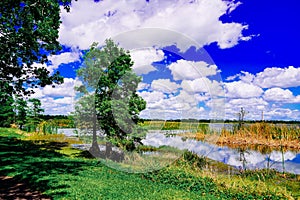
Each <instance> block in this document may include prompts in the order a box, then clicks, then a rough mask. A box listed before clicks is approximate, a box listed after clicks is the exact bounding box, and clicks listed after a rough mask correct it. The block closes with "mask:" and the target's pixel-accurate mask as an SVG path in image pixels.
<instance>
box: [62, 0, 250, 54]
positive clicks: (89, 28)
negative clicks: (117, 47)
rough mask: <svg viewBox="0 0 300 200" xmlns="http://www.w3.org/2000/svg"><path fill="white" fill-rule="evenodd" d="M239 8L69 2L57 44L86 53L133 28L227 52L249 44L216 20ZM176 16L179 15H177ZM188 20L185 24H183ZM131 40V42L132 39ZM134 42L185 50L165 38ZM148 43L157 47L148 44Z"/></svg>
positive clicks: (209, 0) (158, 1) (214, 2)
mask: <svg viewBox="0 0 300 200" xmlns="http://www.w3.org/2000/svg"><path fill="white" fill-rule="evenodd" d="M238 5H239V3H233V2H231V3H229V2H226V1H222V0H199V1H193V2H189V1H185V0H175V1H173V0H172V1H171V0H155V1H149V2H146V1H139V0H133V1H119V2H118V3H116V2H112V1H100V2H98V3H92V2H91V1H88V0H81V1H74V2H72V8H71V12H70V13H67V12H66V11H65V10H63V9H61V19H62V22H63V23H62V25H61V27H60V31H59V34H60V37H59V41H60V43H62V44H64V45H67V46H78V47H79V48H80V49H87V48H88V47H89V46H90V45H91V44H92V42H94V41H100V42H103V41H104V40H105V39H106V38H109V37H113V36H115V35H117V34H120V33H122V32H124V31H130V30H134V29H137V28H163V29H167V30H173V31H175V32H177V33H181V34H184V35H186V36H188V37H191V38H192V39H193V40H195V41H197V42H198V43H199V45H200V47H202V46H203V45H206V44H210V43H212V42H217V44H218V45H219V46H220V47H221V48H229V47H232V46H234V45H236V44H237V43H238V42H239V41H241V40H249V39H250V37H249V36H248V37H245V36H243V34H242V31H243V30H245V29H247V26H245V25H242V24H239V23H234V22H232V23H222V21H220V17H221V16H222V15H224V14H227V13H229V12H231V11H233V10H234V9H236V7H237V6H238ZM179 13H180V14H179ZM186 19H188V20H186ZM132 39H134V38H132ZM135 39H136V40H135V42H139V43H144V44H146V46H152V45H159V46H160V45H162V46H167V45H170V44H175V43H177V45H178V47H179V48H180V49H182V50H185V49H187V48H188V47H189V46H186V44H184V42H182V41H180V40H178V41H174V40H173V39H175V38H172V37H171V38H170V37H169V38H168V37H166V35H159V34H158V35H155V36H154V35H153V34H152V37H151V34H150V38H148V41H143V40H139V39H140V38H135ZM149 41H159V43H152V44H149V43H148V42H149Z"/></svg>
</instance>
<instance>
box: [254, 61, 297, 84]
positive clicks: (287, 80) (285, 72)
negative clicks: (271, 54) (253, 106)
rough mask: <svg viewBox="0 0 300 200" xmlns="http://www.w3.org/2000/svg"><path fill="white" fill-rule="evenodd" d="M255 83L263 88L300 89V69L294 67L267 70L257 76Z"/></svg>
mask: <svg viewBox="0 0 300 200" xmlns="http://www.w3.org/2000/svg"><path fill="white" fill-rule="evenodd" d="M253 83H254V84H257V85H258V86H260V87H262V88H271V87H280V88H288V87H298V86H300V68H295V67H293V66H290V67H288V68H277V67H272V68H266V69H264V71H263V72H260V73H258V74H256V77H255V78H254V81H253Z"/></svg>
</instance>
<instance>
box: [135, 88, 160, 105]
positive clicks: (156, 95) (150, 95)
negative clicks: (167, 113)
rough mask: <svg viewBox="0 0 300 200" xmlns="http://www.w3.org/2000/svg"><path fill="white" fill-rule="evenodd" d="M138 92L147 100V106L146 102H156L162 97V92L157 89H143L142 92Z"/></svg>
mask: <svg viewBox="0 0 300 200" xmlns="http://www.w3.org/2000/svg"><path fill="white" fill-rule="evenodd" d="M138 94H139V95H140V96H141V97H142V98H143V99H144V100H145V101H146V102H147V107H148V104H151V103H155V102H158V101H160V100H161V99H163V98H164V93H162V92H159V91H153V92H148V91H143V92H139V93H138Z"/></svg>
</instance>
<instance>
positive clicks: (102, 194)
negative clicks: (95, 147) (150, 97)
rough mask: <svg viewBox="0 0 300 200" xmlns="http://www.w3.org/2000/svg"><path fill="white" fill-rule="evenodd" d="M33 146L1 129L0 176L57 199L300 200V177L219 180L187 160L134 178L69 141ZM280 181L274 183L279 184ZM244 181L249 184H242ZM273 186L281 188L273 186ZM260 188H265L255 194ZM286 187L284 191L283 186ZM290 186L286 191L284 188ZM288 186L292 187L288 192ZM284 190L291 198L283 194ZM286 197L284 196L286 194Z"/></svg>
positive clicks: (32, 142)
mask: <svg viewBox="0 0 300 200" xmlns="http://www.w3.org/2000/svg"><path fill="white" fill-rule="evenodd" d="M60 139H61V138H59V137H56V141H55V140H51V139H50V138H47V139H46V140H37V139H35V140H30V139H28V138H27V137H25V136H22V135H20V134H17V133H16V130H13V129H0V149H1V151H0V160H1V165H0V175H6V176H14V177H15V178H17V179H19V180H22V181H26V182H28V183H29V184H30V185H31V187H32V188H33V189H37V190H39V191H41V192H43V193H44V194H47V195H50V196H52V197H53V198H54V199H284V198H285V197H288V195H294V197H295V198H297V197H299V196H297V195H299V193H296V192H295V191H297V187H298V186H299V180H296V178H297V176H295V177H296V178H295V177H290V179H289V183H288V184H285V183H284V180H285V179H284V178H283V177H282V178H281V177H280V176H278V175H277V174H275V175H274V176H273V178H271V176H270V177H267V178H265V180H264V182H262V180H261V179H259V180H258V179H255V177H257V176H256V175H255V173H254V175H253V174H252V175H251V173H250V175H247V174H244V176H243V177H242V176H241V175H234V176H232V177H228V176H227V175H218V174H217V173H213V172H210V171H206V170H204V169H201V168H203V165H201V166H198V163H199V162H200V163H202V162H204V164H207V163H206V160H203V158H200V159H198V158H197V157H195V156H194V155H191V154H188V155H187V156H183V157H182V158H180V159H179V160H177V161H176V162H175V163H173V164H171V165H170V166H168V167H166V168H164V169H161V170H157V171H154V172H149V173H143V174H141V173H140V174H130V173H125V172H121V171H117V170H115V169H112V168H109V167H107V166H105V165H103V164H102V163H101V162H99V161H98V160H96V159H93V158H91V156H89V155H88V154H87V152H82V151H78V150H74V149H71V148H70V146H69V144H68V143H67V142H65V141H61V142H60V141H59V140H60ZM274 177H275V178H274ZM241 180H243V181H244V182H245V183H247V184H250V185H247V184H244V185H243V184H241ZM273 180H274V181H275V182H274V184H275V183H278V184H277V185H274V184H273ZM269 183H270V184H269ZM255 184H257V185H260V184H265V185H267V186H266V187H265V188H263V187H261V188H258V189H256V190H253V188H254V187H255ZM280 184H281V185H280ZM284 184H285V185H284ZM286 185H287V187H286ZM284 190H285V191H286V192H284ZM282 191H283V192H282Z"/></svg>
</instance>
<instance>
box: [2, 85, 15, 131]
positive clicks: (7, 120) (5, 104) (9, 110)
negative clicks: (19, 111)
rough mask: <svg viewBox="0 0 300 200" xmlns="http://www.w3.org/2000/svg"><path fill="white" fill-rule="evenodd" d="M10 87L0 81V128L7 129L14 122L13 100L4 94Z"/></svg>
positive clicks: (7, 94)
mask: <svg viewBox="0 0 300 200" xmlns="http://www.w3.org/2000/svg"><path fill="white" fill-rule="evenodd" d="M10 87H11V86H10V85H9V84H8V83H6V82H1V81H0V127H9V126H10V125H11V124H12V123H13V121H14V117H15V112H14V107H13V104H14V99H13V97H12V96H11V95H10V94H9V93H7V92H6V91H7V90H9V89H10Z"/></svg>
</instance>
